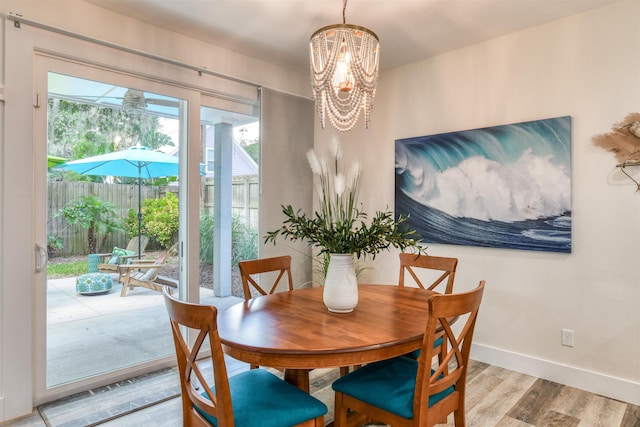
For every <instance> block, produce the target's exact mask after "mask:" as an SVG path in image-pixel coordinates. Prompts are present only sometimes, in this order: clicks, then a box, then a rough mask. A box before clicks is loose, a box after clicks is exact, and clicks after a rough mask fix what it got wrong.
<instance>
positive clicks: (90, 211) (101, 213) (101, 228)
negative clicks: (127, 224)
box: [56, 196, 122, 253]
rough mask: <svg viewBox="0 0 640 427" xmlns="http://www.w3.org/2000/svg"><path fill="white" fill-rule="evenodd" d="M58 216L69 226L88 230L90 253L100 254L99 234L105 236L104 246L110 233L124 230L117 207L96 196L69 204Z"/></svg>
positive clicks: (84, 197) (103, 239) (86, 197)
mask: <svg viewBox="0 0 640 427" xmlns="http://www.w3.org/2000/svg"><path fill="white" fill-rule="evenodd" d="M56 215H57V216H60V215H61V216H63V217H64V218H65V219H66V220H67V222H69V224H72V225H73V224H78V225H80V226H81V227H82V228H85V229H87V241H88V244H89V253H97V252H98V251H97V250H96V249H97V244H98V236H99V234H103V237H102V240H101V243H102V244H104V242H105V240H106V239H105V238H106V236H107V235H108V234H109V233H111V232H113V231H116V230H119V229H121V228H122V226H121V224H120V221H119V220H118V217H117V214H116V210H115V206H113V205H112V204H111V203H109V202H103V201H101V200H100V199H98V198H97V197H94V196H83V197H81V198H80V199H78V200H75V201H73V202H71V203H69V204H68V205H67V206H65V207H64V208H62V209H61V210H60V211H59V212H58V213H57V214H56Z"/></svg>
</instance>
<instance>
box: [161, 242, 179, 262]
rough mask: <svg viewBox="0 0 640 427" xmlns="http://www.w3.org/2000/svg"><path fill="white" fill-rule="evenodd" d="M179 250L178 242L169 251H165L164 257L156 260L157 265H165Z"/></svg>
mask: <svg viewBox="0 0 640 427" xmlns="http://www.w3.org/2000/svg"><path fill="white" fill-rule="evenodd" d="M176 249H178V242H175V243H174V244H173V245H172V246H171V247H170V248H169V249H167V250H166V251H164V252H163V253H162V255H160V257H159V258H158V259H157V260H156V264H164V263H165V262H167V260H168V259H169V257H170V256H171V255H172V254H173V253H174V252H175V251H176Z"/></svg>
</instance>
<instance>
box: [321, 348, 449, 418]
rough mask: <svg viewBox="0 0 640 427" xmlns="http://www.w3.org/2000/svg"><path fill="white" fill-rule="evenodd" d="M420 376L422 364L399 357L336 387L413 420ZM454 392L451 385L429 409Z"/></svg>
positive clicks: (373, 365)
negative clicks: (414, 400)
mask: <svg viewBox="0 0 640 427" xmlns="http://www.w3.org/2000/svg"><path fill="white" fill-rule="evenodd" d="M431 372H432V373H433V371H431ZM417 373H418V362H416V361H415V360H413V359H410V358H408V357H396V358H394V359H390V360H384V361H381V362H376V363H371V364H368V365H365V366H363V367H362V368H360V369H356V370H355V371H354V372H352V373H350V374H348V375H345V376H344V377H341V378H339V379H337V380H336V381H335V382H334V383H333V384H332V388H333V389H334V390H335V391H338V392H340V393H344V394H347V395H349V396H353V397H355V398H356V399H358V400H362V401H363V402H367V403H369V404H371V405H374V406H377V407H379V408H382V409H384V410H385V411H389V412H392V413H394V414H396V415H399V416H401V417H403V418H407V419H411V418H413V396H414V390H415V387H416V375H417ZM453 390H454V388H453V386H451V387H449V388H447V389H445V390H443V391H441V392H440V393H438V394H434V395H433V396H430V397H429V406H430V407H431V406H433V405H435V404H436V403H438V402H439V401H440V400H442V399H444V398H445V397H446V396H448V395H450V394H451V393H453Z"/></svg>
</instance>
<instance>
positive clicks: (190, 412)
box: [164, 288, 233, 426]
mask: <svg viewBox="0 0 640 427" xmlns="http://www.w3.org/2000/svg"><path fill="white" fill-rule="evenodd" d="M164 295H165V304H166V306H167V311H168V313H169V320H170V323H171V332H172V334H173V339H174V343H175V346H176V357H177V360H178V369H179V373H180V388H181V391H182V413H183V417H184V425H202V426H209V425H210V424H209V423H208V422H207V421H206V420H205V419H204V418H203V417H202V415H201V413H199V412H198V410H196V409H195V408H196V407H197V408H198V409H199V410H200V411H203V412H205V413H206V414H208V415H210V416H212V417H215V418H217V419H218V420H225V419H229V418H231V419H233V415H232V408H231V394H230V391H229V385H228V381H229V379H228V376H227V369H226V366H225V363H224V359H223V358H220V357H219V356H217V355H220V354H222V343H221V342H220V336H219V335H218V325H217V322H216V319H217V314H218V310H217V308H216V307H213V306H206V305H198V304H190V303H186V302H181V301H178V300H176V299H174V298H173V297H172V296H171V295H170V293H169V291H168V290H167V288H165V291H164ZM181 325H183V326H186V327H187V328H190V329H194V330H197V331H198V336H197V338H196V340H195V342H194V344H193V346H192V347H191V349H190V348H189V345H188V344H187V342H186V340H185V338H184V336H183V334H182V331H181V330H180V326H181ZM207 336H209V345H210V347H211V355H212V363H213V369H214V372H215V380H214V381H215V390H216V392H215V393H214V392H213V390H212V389H211V387H210V386H209V383H208V381H207V379H206V378H205V376H204V374H203V373H202V370H201V369H200V366H199V362H198V360H197V357H198V354H199V352H200V349H201V348H202V344H203V343H204V341H205V339H206V338H207ZM192 374H195V376H196V378H197V380H198V383H197V384H194V383H193V382H192V379H193V377H192ZM225 384H226V387H225ZM199 388H200V389H202V390H203V392H204V393H206V395H207V396H208V397H209V399H206V398H204V397H203V396H202V395H201V392H200V391H198V389H199ZM219 402H227V404H226V405H221V404H219ZM227 422H228V421H227Z"/></svg>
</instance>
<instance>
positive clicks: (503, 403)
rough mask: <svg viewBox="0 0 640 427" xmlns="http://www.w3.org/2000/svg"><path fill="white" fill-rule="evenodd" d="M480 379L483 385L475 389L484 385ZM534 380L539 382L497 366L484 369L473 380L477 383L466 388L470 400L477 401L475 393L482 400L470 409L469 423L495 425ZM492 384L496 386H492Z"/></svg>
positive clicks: (468, 411) (468, 409)
mask: <svg viewBox="0 0 640 427" xmlns="http://www.w3.org/2000/svg"><path fill="white" fill-rule="evenodd" d="M481 377H486V379H485V378H481ZM481 379H482V381H483V382H484V386H481V387H480V389H478V390H476V387H477V386H478V385H479V384H482V383H481V382H480V380H481ZM485 381H486V382H485ZM535 381H536V379H535V378H534V377H531V376H529V375H525V374H520V373H517V372H513V371H508V370H506V369H502V368H498V367H496V366H490V367H489V368H487V369H485V370H484V371H483V372H482V373H481V374H480V375H478V377H477V378H476V379H474V383H473V384H471V383H469V385H468V387H467V393H468V394H467V399H473V400H475V399H477V397H476V396H475V395H476V393H478V394H480V395H481V399H480V401H478V402H477V403H476V404H475V405H474V407H472V408H470V407H467V423H468V424H469V425H473V426H495V425H496V424H497V423H499V422H500V421H501V420H502V419H503V417H504V415H505V414H506V413H507V412H508V411H509V410H510V409H511V408H512V407H513V406H514V405H515V404H516V403H517V402H518V400H519V399H520V398H521V397H522V395H523V394H524V393H525V392H526V391H527V390H528V389H529V388H530V387H531V386H532V385H533V384H534V383H535ZM477 384H478V385H477ZM491 384H495V386H494V387H491V386H490V385H491ZM514 418H515V417H514ZM521 421H522V420H521ZM450 425H453V424H450Z"/></svg>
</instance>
